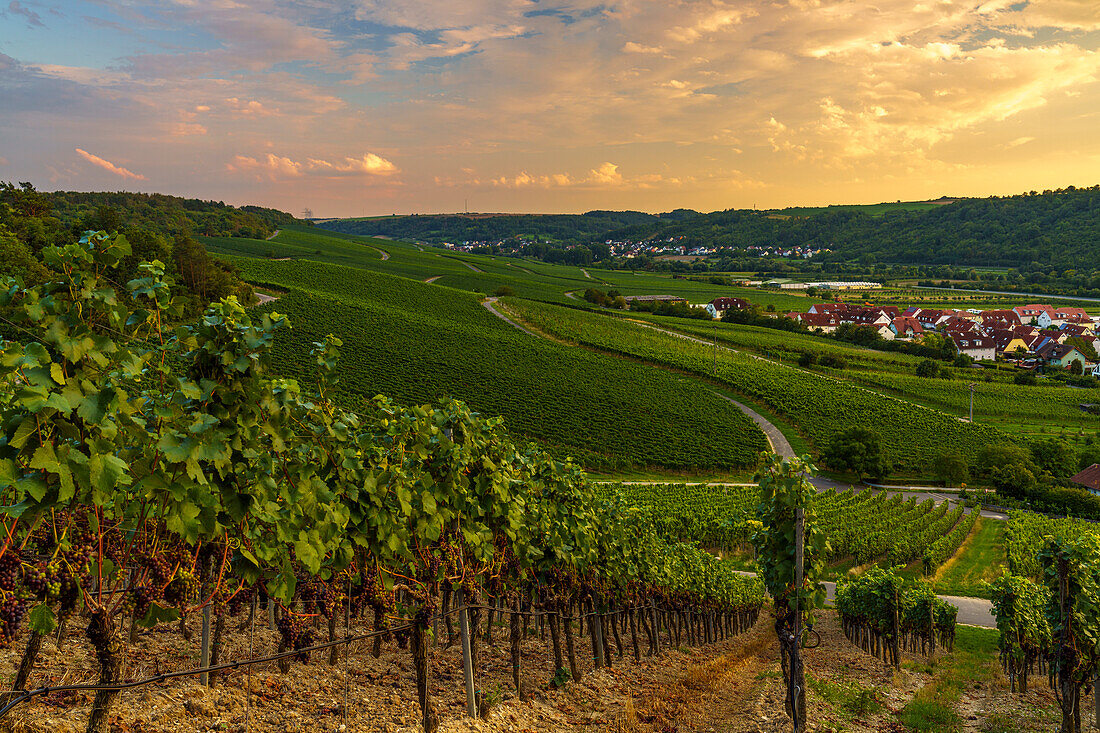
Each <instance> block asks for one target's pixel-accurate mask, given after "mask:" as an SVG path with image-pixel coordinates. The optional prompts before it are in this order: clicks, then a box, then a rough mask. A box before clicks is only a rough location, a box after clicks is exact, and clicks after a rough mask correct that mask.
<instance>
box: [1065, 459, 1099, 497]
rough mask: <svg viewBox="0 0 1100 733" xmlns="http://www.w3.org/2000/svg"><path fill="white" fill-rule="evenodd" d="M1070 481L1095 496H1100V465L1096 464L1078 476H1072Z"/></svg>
mask: <svg viewBox="0 0 1100 733" xmlns="http://www.w3.org/2000/svg"><path fill="white" fill-rule="evenodd" d="M1069 480H1070V481H1072V482H1073V483H1075V484H1078V485H1079V486H1083V487H1085V488H1086V489H1088V490H1089V491H1090V492H1092V493H1093V494H1100V463H1094V464H1092V465H1091V466H1089V467H1088V468H1086V469H1085V470H1084V471H1081V472H1080V473H1078V474H1077V475H1075V476H1070V477H1069Z"/></svg>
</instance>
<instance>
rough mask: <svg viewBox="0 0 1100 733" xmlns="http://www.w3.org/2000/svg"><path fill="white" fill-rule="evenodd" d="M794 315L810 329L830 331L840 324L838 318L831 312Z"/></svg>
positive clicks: (823, 331)
mask: <svg viewBox="0 0 1100 733" xmlns="http://www.w3.org/2000/svg"><path fill="white" fill-rule="evenodd" d="M795 316H796V317H797V319H798V321H799V322H800V323H801V324H802V325H803V326H805V327H806V328H808V329H810V330H811V331H821V332H822V333H832V332H833V331H835V330H836V327H837V326H839V325H840V319H839V318H837V317H836V316H835V315H833V314H831V313H796V314H795Z"/></svg>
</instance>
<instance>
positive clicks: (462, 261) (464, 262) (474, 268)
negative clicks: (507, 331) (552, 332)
mask: <svg viewBox="0 0 1100 733" xmlns="http://www.w3.org/2000/svg"><path fill="white" fill-rule="evenodd" d="M459 262H461V263H462V264H464V265H466V267H469V268H470V269H471V270H473V271H474V272H481V270H479V269H477V268H476V267H474V266H473V265H471V264H470V263H469V262H467V261H466V260H459ZM489 310H492V308H490V309H489ZM504 320H508V319H507V318H505V319H504ZM521 330H527V329H521Z"/></svg>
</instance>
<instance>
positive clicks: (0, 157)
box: [0, 155, 8, 165]
mask: <svg viewBox="0 0 1100 733" xmlns="http://www.w3.org/2000/svg"><path fill="white" fill-rule="evenodd" d="M7 164H8V159H7V158H5V157H4V156H3V155H0V165H7Z"/></svg>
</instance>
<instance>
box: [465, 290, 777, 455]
mask: <svg viewBox="0 0 1100 733" xmlns="http://www.w3.org/2000/svg"><path fill="white" fill-rule="evenodd" d="M566 295H569V296H570V297H572V293H566ZM496 302H497V299H496V298H486V299H485V300H484V301H482V305H484V306H485V307H486V308H487V309H488V310H489V312H490V313H492V314H493V315H494V316H496V317H497V318H500V319H501V320H503V321H504V322H505V323H508V324H510V325H511V326H513V327H515V328H518V329H519V330H520V331H523V332H524V333H529V334H531V335H532V336H535V337H540V338H546V337H545V336H543V335H542V334H538V333H535V332H534V331H531V330H528V329H527V328H526V327H524V326H522V325H520V324H519V323H518V322H517V321H515V320H512V318H509V317H508V316H506V315H504V314H503V313H501V312H500V311H499V310H497V309H496V308H495V307H493V304H494V303H496ZM513 315H514V314H513ZM652 366H654V368H655V369H663V368H664V367H661V366H658V365H652ZM666 371H673V370H666ZM708 389H709V388H708ZM710 391H711V392H713V393H714V394H715V395H717V396H718V397H720V398H721V399H723V400H725V401H726V402H728V403H730V404H731V405H733V406H734V407H736V408H737V409H738V410H740V411H741V412H743V413H745V415H747V416H748V418H749V419H750V420H752V421H753V422H754V423H756V425H757V427H759V428H760V430H761V431H763V433H764V437H765V438H767V440H768V444H769V445H770V446H771V448H772V451H774V452H775V453H777V454H778V455H780V456H782V457H783V458H794V456H795V452H794V449H793V448H792V447H791V443H790V441H788V440H787V436H785V435H783V431H781V430H780V429H779V428H777V427H776V426H775V425H774V424H772V423H771V422H769V421H768V419H767V418H765V417H764V416H763V415H761V414H760V413H759V412H757V411H756V410H753V409H752V408H751V407H749V406H748V405H744V404H742V403H740V402H738V401H737V400H735V399H733V398H732V397H727V396H726V395H724V394H722V393H721V392H719V391H717V390H714V389H711V390H710Z"/></svg>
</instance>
